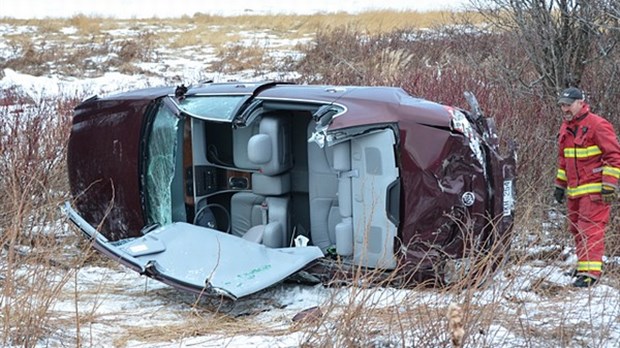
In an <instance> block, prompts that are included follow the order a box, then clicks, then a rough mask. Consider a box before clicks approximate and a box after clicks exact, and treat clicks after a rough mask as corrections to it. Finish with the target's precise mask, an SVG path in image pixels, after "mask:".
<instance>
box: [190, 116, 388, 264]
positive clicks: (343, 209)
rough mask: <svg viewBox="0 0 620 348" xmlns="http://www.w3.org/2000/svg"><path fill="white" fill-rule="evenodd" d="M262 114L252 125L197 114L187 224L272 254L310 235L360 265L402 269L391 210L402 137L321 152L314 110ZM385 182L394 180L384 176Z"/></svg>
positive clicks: (380, 133) (382, 136)
mask: <svg viewBox="0 0 620 348" xmlns="http://www.w3.org/2000/svg"><path fill="white" fill-rule="evenodd" d="M255 114H256V115H253V116H251V117H249V118H248V120H249V121H250V122H249V123H248V124H246V125H245V126H244V127H233V126H232V124H231V123H230V122H226V121H216V120H202V119H198V118H191V144H192V145H191V157H192V161H191V166H189V167H186V168H185V169H184V173H185V185H184V187H185V188H186V192H185V195H186V199H185V201H186V202H194V203H195V204H194V205H193V206H191V210H192V211H190V212H189V214H188V218H191V215H192V214H193V222H194V224H196V225H200V226H204V227H209V228H214V229H217V230H220V231H222V232H227V233H230V234H233V235H235V236H238V237H240V238H243V239H245V240H249V241H253V242H256V243H261V244H263V245H265V246H267V247H269V248H283V247H289V246H294V245H295V240H296V238H297V239H298V240H299V238H298V237H299V236H304V237H305V238H307V239H306V241H309V242H310V245H315V246H318V247H319V248H321V250H322V251H323V252H324V253H326V252H328V251H329V252H336V253H337V254H338V255H340V256H341V257H342V258H344V259H348V260H350V261H351V262H353V263H355V264H362V265H365V266H369V267H381V268H388V269H389V268H393V267H395V264H396V263H395V262H396V261H395V257H394V252H393V245H394V238H395V236H396V226H395V224H394V223H392V222H390V221H389V219H387V218H386V211H385V209H386V208H385V206H386V205H387V203H386V200H387V199H389V198H386V197H385V195H386V192H388V191H389V184H391V183H393V181H395V180H396V178H397V177H398V174H397V168H396V164H395V158H394V132H393V131H392V130H391V129H383V130H377V131H374V132H371V134H370V135H364V136H360V137H359V139H357V138H353V139H351V140H344V141H341V142H339V143H337V144H333V145H332V146H328V145H327V144H326V145H325V146H324V147H320V146H319V145H318V144H317V143H316V142H313V141H308V139H310V138H311V137H312V135H313V133H314V132H315V131H316V128H317V124H316V122H315V120H314V119H313V118H312V113H311V111H308V110H296V109H295V108H292V107H290V106H289V107H288V108H287V109H285V110H282V109H281V108H274V109H271V110H268V109H265V108H260V109H258V110H256V111H255ZM375 138H376V139H375ZM365 139H368V140H365ZM366 143H368V144H366ZM383 144H386V145H383ZM352 148H354V149H357V150H354V151H353V153H354V155H353V156H356V158H353V157H352ZM185 155H186V156H187V155H188V152H187V151H186V152H185ZM185 163H186V165H187V164H188V162H187V161H185ZM362 168H365V170H364V169H362ZM389 173H393V174H391V175H385V174H389ZM381 177H385V179H383V180H384V181H385V180H388V181H387V182H381V181H376V180H375V179H376V178H381ZM354 189H355V190H357V192H360V193H358V194H357V195H356V194H354V192H353V190H354ZM364 190H366V191H367V192H366V193H364V192H362V191H364ZM356 196H357V197H356ZM369 197H370V198H369ZM356 198H357V199H356ZM188 210H189V209H188ZM356 213H357V214H358V215H359V216H358V218H357V219H354V215H355V214H356ZM372 219H374V220H372ZM371 220H372V221H373V222H372V224H371V223H370V221H371ZM354 221H357V223H356V224H357V226H354V225H355V224H354ZM302 239H303V238H302ZM300 242H301V241H298V243H300ZM301 243H303V242H301ZM302 245H303V244H302Z"/></svg>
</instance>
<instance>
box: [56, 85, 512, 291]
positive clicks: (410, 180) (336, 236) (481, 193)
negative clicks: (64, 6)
mask: <svg viewBox="0 0 620 348" xmlns="http://www.w3.org/2000/svg"><path fill="white" fill-rule="evenodd" d="M470 99H471V100H470V104H471V105H472V108H471V109H472V110H471V111H466V110H462V109H458V108H454V107H449V106H444V105H440V104H437V103H434V102H430V101H427V100H423V99H419V98H415V97H412V96H410V95H408V94H407V93H405V92H404V91H403V90H402V89H399V88H392V87H333V86H301V85H292V84H281V83H274V82H264V83H207V84H204V85H199V86H193V87H190V88H185V87H184V86H182V87H177V88H176V89H175V88H172V87H168V88H151V89H145V90H138V91H133V92H127V93H121V94H118V95H114V96H109V97H105V98H98V97H93V98H90V99H88V100H85V101H84V102H82V103H81V104H80V105H78V106H77V107H76V109H75V115H74V119H73V127H72V131H71V136H70V140H69V151H68V174H69V179H70V184H71V191H72V195H73V197H74V199H73V200H72V201H71V202H67V204H66V205H65V211H66V212H67V214H68V216H69V217H70V219H71V220H72V221H73V222H74V223H75V224H76V225H77V226H78V227H79V228H80V229H81V230H82V231H83V232H84V234H85V235H86V236H87V237H88V238H90V239H92V241H93V245H94V247H95V248H96V249H98V250H99V251H101V252H102V253H104V254H106V255H108V256H109V257H111V258H114V259H116V260H118V261H119V262H121V263H123V264H124V265H126V266H128V267H130V268H132V269H134V270H135V271H137V272H139V273H140V274H144V275H147V276H149V277H152V278H154V279H157V280H160V281H163V282H165V283H168V284H171V285H173V286H175V287H178V288H180V289H184V290H188V291H192V292H195V293H201V294H211V295H222V296H225V297H228V298H232V299H236V298H239V297H242V296H246V295H249V294H252V293H254V292H257V291H260V290H262V289H264V288H267V287H269V286H271V285H273V284H276V283H278V282H281V281H283V280H285V279H287V278H289V277H290V276H292V275H293V274H295V273H297V272H299V271H300V270H308V269H312V270H313V271H312V272H314V273H315V274H320V273H321V272H326V273H327V268H329V264H330V263H331V264H332V265H333V264H336V263H337V264H339V265H348V266H350V267H352V268H355V267H357V268H363V269H369V270H381V271H385V272H391V271H396V272H398V273H399V274H403V275H406V277H408V278H410V279H414V280H416V281H423V280H426V279H441V280H442V281H449V279H448V278H451V277H453V276H454V274H448V273H450V272H452V273H454V265H457V266H458V265H464V264H469V263H468V259H469V258H470V256H471V255H473V254H476V255H478V254H480V253H482V254H484V253H498V252H505V250H506V249H507V246H508V245H509V240H510V233H511V229H512V222H513V215H514V204H515V200H514V194H515V193H514V189H513V188H514V184H515V155H514V148H511V149H509V153H508V155H507V156H501V155H500V154H499V144H498V139H497V134H496V130H495V126H494V123H493V119H492V118H486V117H483V116H482V114H481V112H480V111H479V110H478V108H477V106H476V103H475V99H474V98H473V97H471V96H470ZM498 246H501V248H498ZM500 250H501V251H500ZM326 265H327V266H326ZM449 266H451V267H449ZM450 269H451V270H452V271H449V270H450Z"/></svg>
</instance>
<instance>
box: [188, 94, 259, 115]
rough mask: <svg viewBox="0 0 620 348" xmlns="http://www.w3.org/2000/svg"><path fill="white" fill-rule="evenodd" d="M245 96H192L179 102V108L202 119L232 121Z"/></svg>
mask: <svg viewBox="0 0 620 348" xmlns="http://www.w3.org/2000/svg"><path fill="white" fill-rule="evenodd" d="M246 98H247V96H246V95H208V96H206V95H193V96H187V97H186V98H184V99H183V100H181V101H180V102H179V108H180V109H181V110H183V111H185V112H187V113H189V114H191V115H193V116H198V117H200V118H203V119H215V120H232V119H233V117H234V116H235V115H234V113H235V110H237V107H238V106H239V105H240V104H241V103H242V102H243V101H244V100H245V99H246Z"/></svg>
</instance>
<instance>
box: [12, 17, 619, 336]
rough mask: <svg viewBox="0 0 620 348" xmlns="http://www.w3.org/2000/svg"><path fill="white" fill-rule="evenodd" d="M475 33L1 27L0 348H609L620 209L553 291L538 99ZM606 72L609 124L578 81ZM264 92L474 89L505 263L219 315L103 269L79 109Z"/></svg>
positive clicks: (301, 25) (287, 294)
mask: <svg viewBox="0 0 620 348" xmlns="http://www.w3.org/2000/svg"><path fill="white" fill-rule="evenodd" d="M482 21H483V19H482V18H480V17H479V16H477V15H475V14H472V13H459V14H454V13H442V12H433V13H425V14H420V13H416V12H394V11H380V12H366V13H361V14H357V15H350V14H345V13H336V14H324V15H304V16H301V15H300V16H294V15H286V16H285V15H281V16H250V15H247V16H239V17H217V16H210V15H194V16H187V17H182V18H177V19H139V20H120V19H119V20H115V19H110V18H92V17H86V16H76V17H72V18H69V19H54V20H17V19H7V18H0V146H1V151H0V153H1V157H0V187H1V188H2V190H3V192H4V198H3V199H2V202H1V203H0V207H1V210H0V211H1V213H0V242H1V243H2V246H3V248H2V251H1V253H2V254H1V256H0V323H1V328H0V344H1V345H2V346H7V347H173V346H174V347H190V346H198V347H221V346H230V347H240V346H241V347H242V346H248V347H249V346H258V347H298V346H303V347H452V346H454V347H460V346H462V347H616V346H617V343H618V342H619V341H620V296H619V295H618V294H619V291H620V232H619V228H618V226H619V225H620V221H619V219H618V216H617V211H618V206H615V207H614V210H613V215H612V216H614V218H613V221H612V223H611V226H610V231H609V233H608V234H607V252H606V255H608V257H607V259H606V263H605V275H604V277H603V279H602V281H601V283H600V284H599V285H597V286H595V287H594V288H591V289H575V288H572V287H570V283H571V278H570V277H567V276H565V275H564V273H565V272H569V271H570V270H571V269H572V267H574V263H575V261H576V260H575V256H574V249H573V247H572V241H571V238H570V236H569V234H568V232H566V231H565V225H564V220H563V215H562V214H563V211H564V207H562V206H559V205H556V204H554V203H552V199H551V196H552V191H553V187H552V186H553V178H554V177H555V153H556V152H555V151H556V150H555V139H556V138H555V136H556V134H557V128H558V127H559V125H560V117H559V112H558V110H557V107H556V105H555V96H553V95H550V94H549V93H546V92H545V91H544V90H542V89H541V88H539V87H537V86H529V87H528V86H524V85H523V84H521V83H519V81H520V80H523V79H526V78H528V77H531V75H532V72H531V71H530V70H528V68H527V67H523V66H522V65H521V64H522V62H523V61H524V59H525V58H524V57H523V55H522V53H521V52H520V51H519V49H518V45H517V43H516V42H514V41H511V40H510V37H508V36H502V34H497V33H491V32H486V31H482V30H479V28H480V26H481V25H482ZM335 23H337V25H335ZM601 64H602V63H601ZM605 68H606V67H605V66H602V65H601V66H595V67H594V68H593V69H592V71H591V72H590V73H589V75H587V76H585V77H584V81H585V82H584V83H586V84H589V85H590V86H591V90H593V91H595V92H594V93H593V95H592V101H593V103H592V104H593V107H594V108H595V109H596V111H600V113H601V114H605V115H607V114H608V115H611V116H610V120H611V121H612V123H614V125H615V126H616V129H620V112H619V110H618V107H617V105H620V104H618V103H615V101H614V99H613V98H612V97H609V98H607V99H606V97H605V96H604V91H605V90H606V89H605V88H603V87H604V85H602V84H599V85H597V84H596V83H595V81H596V79H595V77H596V76H601V75H602V73H601V71H604V69H605ZM597 69H599V70H597ZM601 69H602V70H601ZM517 72H518V73H519V74H520V75H519V76H517V77H515V75H516V74H517ZM597 74H598V75H597ZM266 79H273V80H284V81H294V82H298V83H325V84H336V85H347V84H361V85H391V86H399V87H402V88H403V89H405V90H406V91H407V92H409V93H411V94H413V95H418V96H421V97H424V98H427V99H430V100H435V101H439V102H442V103H446V104H452V105H457V106H461V107H466V103H465V100H464V98H463V91H466V90H469V91H473V92H474V93H475V94H476V95H477V96H478V99H479V101H480V103H481V105H482V107H483V109H484V110H485V112H486V114H487V115H493V116H495V118H496V120H497V123H498V126H499V128H500V130H501V140H502V143H503V144H506V142H507V141H509V140H511V139H514V140H516V141H517V143H518V144H519V161H520V164H519V181H518V187H517V189H518V194H519V202H518V206H517V212H518V216H517V221H516V225H515V231H516V237H515V239H514V241H513V248H512V253H511V255H510V258H509V259H508V261H507V263H506V264H505V266H504V268H503V269H502V270H501V271H500V272H498V274H497V275H496V276H495V278H494V279H493V281H488V282H484V283H483V284H480V286H479V287H473V288H471V287H469V288H468V287H454V288H449V289H428V288H423V287H419V288H416V289H398V288H393V287H387V286H386V287H381V286H379V287H377V286H367V285H365V284H366V283H365V282H363V281H360V282H358V283H356V284H354V285H349V286H333V287H323V286H320V285H317V286H308V285H299V284H290V283H284V284H281V285H278V286H276V287H274V288H272V289H269V290H267V291H264V292H261V293H259V294H256V295H253V296H250V297H248V298H244V299H242V300H239V301H237V302H228V301H219V300H217V299H205V298H196V297H194V296H192V295H188V294H185V293H181V292H179V291H177V290H174V289H172V288H170V287H167V286H165V285H163V284H160V283H157V282H154V281H152V280H149V279H148V278H146V277H140V276H139V275H138V274H136V273H134V272H131V271H129V270H127V269H125V268H122V267H121V266H118V265H116V264H115V263H112V262H110V261H108V260H106V259H104V258H103V257H102V256H100V255H98V254H96V253H95V252H94V251H93V250H92V249H91V248H90V245H88V243H87V242H86V241H85V240H84V239H83V238H82V237H81V236H80V235H79V233H78V231H77V230H76V229H75V228H74V227H73V226H72V225H71V224H70V223H69V222H68V221H67V220H66V218H65V217H64V215H63V214H62V212H61V210H60V206H61V205H62V203H63V202H65V201H67V200H70V199H71V198H70V196H69V192H68V183H67V178H66V173H65V156H66V145H67V139H68V136H69V132H70V127H71V116H72V109H73V107H74V106H75V105H77V103H79V101H80V100H82V99H84V98H86V97H89V96H91V95H93V94H100V95H105V94H109V93H112V92H115V91H120V90H130V89H132V88H137V87H144V86H157V85H163V84H168V85H179V84H181V83H183V84H186V85H189V84H193V83H198V82H201V81H206V80H214V81H230V80H252V81H256V80H266ZM601 83H602V82H601ZM615 98H619V97H618V96H615ZM556 115H557V116H556ZM299 313H304V314H305V316H303V315H302V316H300V315H298V314H299Z"/></svg>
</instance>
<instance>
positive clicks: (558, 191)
mask: <svg viewBox="0 0 620 348" xmlns="http://www.w3.org/2000/svg"><path fill="white" fill-rule="evenodd" d="M565 192H566V191H565V190H564V189H563V188H561V187H556V188H555V192H553V197H555V201H556V202H558V203H564V195H565Z"/></svg>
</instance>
